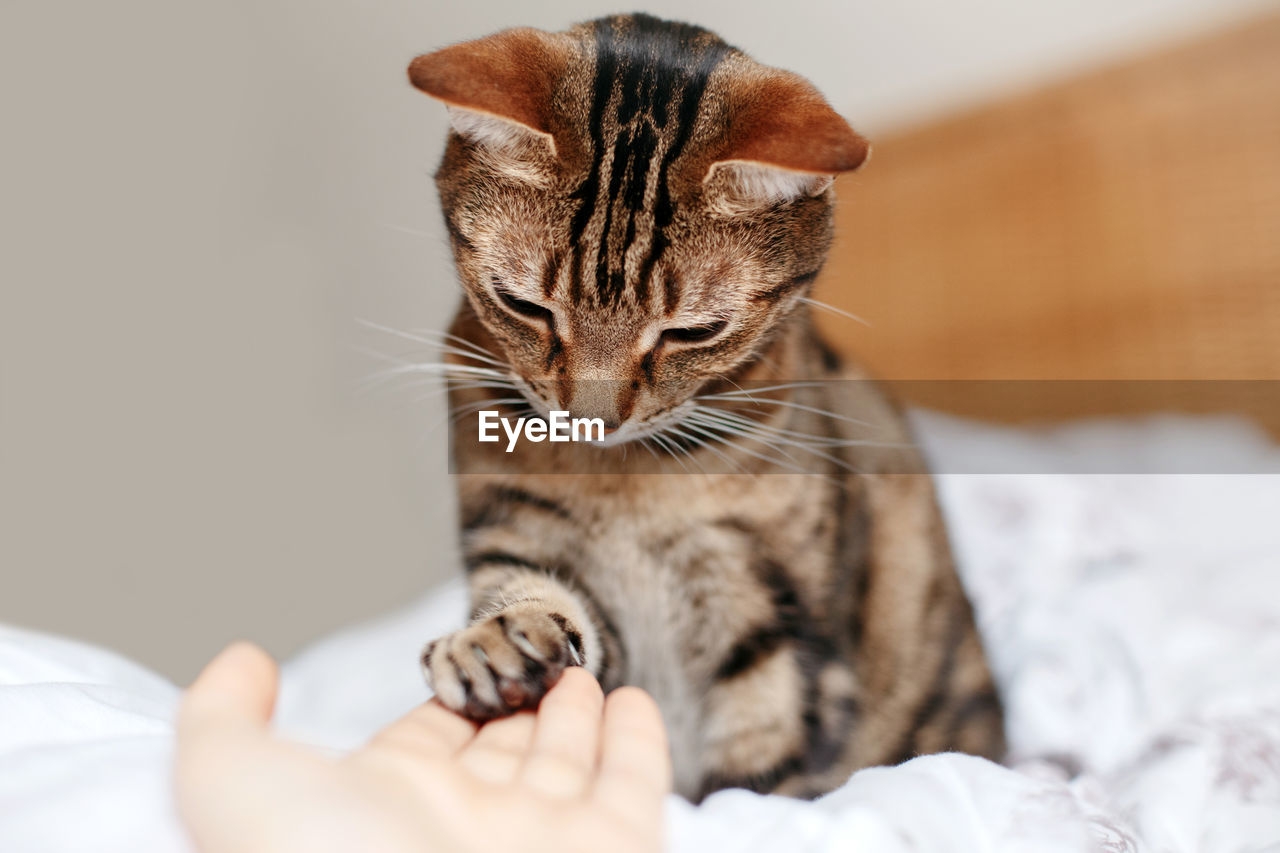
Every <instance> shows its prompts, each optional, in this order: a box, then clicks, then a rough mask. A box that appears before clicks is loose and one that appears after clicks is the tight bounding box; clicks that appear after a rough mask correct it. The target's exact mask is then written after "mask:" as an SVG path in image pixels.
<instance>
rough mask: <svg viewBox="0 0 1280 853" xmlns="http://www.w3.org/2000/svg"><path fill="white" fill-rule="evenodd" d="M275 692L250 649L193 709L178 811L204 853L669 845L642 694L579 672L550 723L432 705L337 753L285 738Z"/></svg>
mask: <svg viewBox="0 0 1280 853" xmlns="http://www.w3.org/2000/svg"><path fill="white" fill-rule="evenodd" d="M275 683H276V676H275V671H274V667H273V666H272V664H271V661H270V659H269V658H267V657H266V655H265V654H264V653H262V652H261V651H259V650H257V649H254V648H252V647H249V646H236V647H232V649H230V650H228V651H227V652H224V653H223V655H222V656H221V657H219V658H218V659H217V660H215V661H214V663H213V664H211V665H210V666H209V668H208V669H206V671H205V673H204V674H202V675H201V677H200V679H199V680H197V682H196V684H195V685H193V687H192V689H191V690H190V691H189V692H188V694H187V697H186V699H185V700H184V703H183V709H182V713H181V715H180V719H179V747H178V768H177V788H178V806H179V810H180V812H181V814H182V816H183V819H184V821H185V822H186V824H187V826H188V829H189V830H190V831H191V834H192V836H193V838H194V839H195V841H196V843H197V845H198V846H199V848H200V849H201V850H202V851H204V853H222V851H232V850H234V851H245V852H246V853H280V851H293V850H307V851H312V853H327V851H334V852H335V853H337V851H342V853H349V851H352V850H371V851H379V853H401V851H404V853H409V851H415V853H417V851H428V850H430V851H435V850H447V851H484V850H503V851H510V852H511V853H517V851H544V850H545V851H557V853H572V851H579V850H581V851H588V850H592V851H594V850H599V849H601V848H602V847H604V846H607V847H608V848H609V849H610V850H614V851H619V853H623V851H628V852H629V851H636V853H640V851H657V850H659V849H660V848H661V817H662V799H663V795H664V794H665V793H666V792H667V791H668V790H669V789H670V772H671V771H670V764H669V760H668V757H667V751H666V750H667V747H666V740H665V734H664V732H663V730H662V724H661V719H660V717H659V716H658V713H657V710H656V708H655V706H654V705H653V701H652V700H651V699H649V697H648V696H646V695H645V694H644V693H642V692H641V691H639V690H635V689H629V688H623V689H621V690H617V691H614V693H612V694H611V695H610V696H609V698H608V701H607V702H606V701H605V700H604V698H603V697H602V696H601V693H600V688H599V686H598V685H597V684H596V682H595V680H594V679H593V678H591V676H590V675H589V674H587V673H586V672H585V671H583V670H581V669H579V668H576V667H575V668H571V669H570V670H568V671H567V672H566V673H565V675H564V676H563V677H562V678H561V680H560V682H559V683H558V684H557V685H556V687H555V688H553V689H552V691H551V692H550V693H548V694H547V697H546V698H545V699H544V700H543V702H542V705H541V706H540V707H539V709H538V712H537V715H536V716H535V715H534V714H533V713H530V712H525V713H521V714H517V715H515V716H512V717H507V718H504V719H501V720H496V721H494V722H491V723H488V724H487V725H485V726H483V727H479V728H477V727H476V726H475V724H473V723H471V722H468V721H467V720H464V719H462V718H461V717H458V716H456V715H455V714H453V713H451V712H450V711H447V710H445V709H444V708H443V707H441V706H440V705H438V704H436V703H434V702H431V703H428V704H426V705H423V706H421V707H419V708H417V709H415V710H414V711H412V712H411V713H409V714H408V715H406V716H405V717H403V718H402V719H400V720H399V721H397V722H396V723H393V724H392V725H391V726H389V727H387V728H386V729H384V730H383V731H382V732H380V733H379V734H378V735H377V736H376V737H375V738H374V739H373V740H372V741H371V742H370V743H369V744H368V745H366V746H365V747H364V748H362V749H360V750H357V751H356V752H354V753H352V754H350V755H347V756H345V757H342V758H331V757H327V756H324V755H321V754H320V753H317V752H316V751H314V750H311V749H308V748H306V747H304V746H301V745H299V744H294V743H290V742H287V741H283V740H280V739H278V738H276V737H274V736H273V735H271V734H270V732H269V731H268V729H267V725H268V721H269V719H270V716H271V710H272V706H273V704H274V696H275ZM602 709H603V711H602Z"/></svg>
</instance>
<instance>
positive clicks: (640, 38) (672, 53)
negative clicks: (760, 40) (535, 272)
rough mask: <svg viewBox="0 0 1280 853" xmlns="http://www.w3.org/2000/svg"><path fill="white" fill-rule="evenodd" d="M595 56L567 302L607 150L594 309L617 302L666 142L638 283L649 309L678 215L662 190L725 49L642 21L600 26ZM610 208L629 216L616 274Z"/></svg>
mask: <svg viewBox="0 0 1280 853" xmlns="http://www.w3.org/2000/svg"><path fill="white" fill-rule="evenodd" d="M595 47H596V67H595V76H594V80H593V85H592V100H591V110H590V116H589V121H590V126H589V128H588V130H589V132H590V136H591V142H592V164H591V171H590V172H589V174H588V175H587V177H586V179H585V180H584V181H583V182H582V184H580V185H579V187H578V188H577V190H576V191H575V192H574V195H573V197H574V198H575V199H576V200H577V202H578V209H577V211H576V212H575V213H574V217H573V221H572V223H571V233H570V240H571V244H572V245H573V246H574V257H573V260H572V274H573V281H572V283H571V285H570V286H571V296H572V298H573V299H574V300H575V301H577V299H578V298H580V296H581V285H582V282H581V274H582V255H583V253H584V252H585V251H586V250H587V247H586V246H584V245H583V235H584V233H585V231H586V228H587V226H588V224H589V223H590V222H591V219H592V217H593V216H594V215H595V213H596V207H597V204H598V203H599V197H600V189H601V182H602V180H603V171H604V161H605V153H606V151H607V150H611V152H612V160H611V167H610V174H609V183H608V187H607V194H606V196H605V201H604V204H605V205H606V207H605V212H604V217H605V218H604V225H603V229H602V232H601V239H600V242H599V245H598V246H596V253H595V254H596V257H595V286H596V297H597V298H598V299H599V301H600V302H601V303H603V304H611V303H615V302H617V301H618V300H620V299H621V298H622V295H623V292H624V290H625V288H626V281H625V276H624V271H623V269H622V268H621V263H622V262H623V259H625V257H626V255H627V251H628V250H629V248H630V247H631V244H632V242H633V241H634V240H635V238H636V231H637V229H636V216H637V214H638V213H640V212H641V210H642V208H643V206H644V195H645V189H646V186H647V184H648V182H649V173H650V170H651V168H652V167H653V165H654V159H655V155H656V154H657V151H658V150H659V148H660V147H661V145H662V143H663V141H664V140H665V141H666V148H665V151H664V152H663V155H662V158H661V162H660V163H658V164H657V168H658V175H657V196H656V199H655V201H654V207H653V211H652V217H653V233H652V236H651V244H650V247H649V252H648V254H647V256H646V257H645V259H644V261H643V262H642V266H641V269H640V274H639V276H638V277H637V280H636V289H637V292H636V294H635V297H636V299H638V300H639V301H646V300H647V299H648V295H649V287H650V279H651V277H652V275H653V268H654V265H655V264H656V263H657V261H658V259H659V258H660V257H661V256H662V253H663V252H664V251H665V250H666V248H667V245H668V238H667V235H666V231H665V229H666V228H667V227H668V226H669V225H670V224H671V222H672V220H673V219H674V214H675V210H674V206H673V204H672V200H671V193H670V189H669V188H668V186H667V178H668V172H669V170H670V168H671V165H672V163H673V162H674V161H675V160H676V159H677V158H678V157H679V156H680V154H681V152H682V151H683V150H684V147H685V145H686V144H687V143H688V141H689V138H690V137H691V136H692V133H693V126H694V122H695V121H696V120H697V116H698V109H699V107H700V105H701V103H702V97H703V94H704V93H705V91H706V86H707V80H708V79H709V78H710V76H711V73H712V72H713V71H714V70H715V68H716V66H717V65H719V64H720V62H721V60H722V59H723V58H724V56H725V54H726V53H728V52H729V50H730V47H729V46H728V45H727V44H725V43H724V42H723V41H721V40H720V39H719V37H717V36H716V35H714V34H713V33H711V32H709V31H707V30H704V29H702V28H701V27H695V26H692V25H690V24H681V23H676V22H671V21H663V20H660V19H658V18H655V17H652V16H650V15H643V14H638V15H633V16H629V17H625V18H606V19H602V20H601V21H599V22H597V23H596V29H595ZM615 90H616V91H617V92H618V96H617V98H616V105H615V107H614V110H613V113H614V114H613V115H612V116H609V115H607V113H608V112H609V105H610V102H611V101H614V100H615V99H614V97H613V95H614V92H615ZM673 101H674V103H673ZM608 119H612V121H607V120H608ZM606 124H608V125H610V126H611V127H616V128H617V132H616V135H615V136H614V138H613V139H612V144H611V145H610V144H609V140H606V133H607V130H606ZM619 203H620V204H619ZM615 208H619V209H620V212H621V215H625V216H626V217H627V223H626V228H625V232H624V235H623V242H622V245H621V247H620V250H619V251H617V252H615V253H614V254H613V259H616V262H617V264H618V266H617V267H616V268H615V267H613V265H612V264H611V256H610V252H609V239H610V234H611V232H612V231H613V229H614V222H613V217H614V211H615Z"/></svg>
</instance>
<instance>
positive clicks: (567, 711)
mask: <svg viewBox="0 0 1280 853" xmlns="http://www.w3.org/2000/svg"><path fill="white" fill-rule="evenodd" d="M603 705H604V695H603V694H602V693H601V692H600V685H599V684H598V683H596V680H595V679H594V678H593V677H592V676H591V674H590V673H588V672H587V671H586V670H585V669H582V668H581V667H576V666H574V667H569V668H568V669H566V670H565V672H564V675H562V676H560V680H559V681H558V682H557V683H556V685H555V687H552V688H551V691H550V692H549V693H547V695H546V696H545V697H544V698H543V700H542V704H541V705H539V706H538V716H537V721H536V723H535V725H534V731H533V744H532V747H531V749H530V751H529V756H528V758H526V759H525V764H524V769H523V770H522V771H521V774H520V778H521V781H522V782H523V783H524V784H525V786H527V787H529V788H532V789H533V790H535V791H537V792H539V793H541V794H543V795H544V796H548V797H552V798H556V799H570V798H574V797H580V796H582V794H583V793H585V792H586V790H587V785H588V783H589V782H590V779H591V777H592V776H593V775H594V773H595V768H596V758H597V745H598V740H599V737H600V711H601V708H602V706H603Z"/></svg>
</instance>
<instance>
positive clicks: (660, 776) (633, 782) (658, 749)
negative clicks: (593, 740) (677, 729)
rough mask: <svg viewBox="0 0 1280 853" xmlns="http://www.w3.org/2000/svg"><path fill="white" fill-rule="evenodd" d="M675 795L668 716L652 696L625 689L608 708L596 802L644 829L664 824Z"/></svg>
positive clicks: (614, 695) (615, 694) (612, 698)
mask: <svg viewBox="0 0 1280 853" xmlns="http://www.w3.org/2000/svg"><path fill="white" fill-rule="evenodd" d="M670 791H671V754H670V751H669V749H668V746H667V732H666V729H665V728H663V725H662V715H661V713H659V711H658V706H657V704H656V703H655V702H654V701H653V699H652V698H650V696H649V694H648V693H645V692H644V691H643V690H641V689H639V688H637V687H621V688H619V689H617V690H615V691H613V692H612V693H610V694H609V699H608V701H607V702H606V703H605V706H604V731H603V734H602V735H601V742H600V771H599V775H598V776H597V777H596V781H595V785H594V787H593V790H592V797H593V798H594V799H595V801H596V802H597V803H598V804H600V805H601V806H602V807H604V808H606V809H609V810H610V811H612V812H613V813H614V814H616V815H619V816H621V817H624V818H627V819H628V820H631V821H633V822H635V823H638V824H640V825H644V824H645V823H646V822H650V821H655V820H660V819H661V812H662V799H663V797H664V796H666V795H667V794H668V793H669V792H670Z"/></svg>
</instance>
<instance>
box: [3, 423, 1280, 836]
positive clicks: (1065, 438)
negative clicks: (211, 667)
mask: <svg viewBox="0 0 1280 853" xmlns="http://www.w3.org/2000/svg"><path fill="white" fill-rule="evenodd" d="M916 418H917V425H918V426H919V428H920V430H921V434H922V435H923V437H924V440H925V444H926V446H927V448H928V451H929V453H930V455H931V456H932V457H933V458H934V459H936V460H937V461H938V462H939V463H940V464H944V466H945V460H946V459H947V457H948V456H949V455H952V454H960V455H962V456H964V457H966V458H972V457H973V454H974V453H975V452H976V450H980V449H981V448H984V447H985V448H992V447H999V448H1001V454H1002V456H1001V458H1003V459H1006V460H1013V461H1016V463H1017V465H1018V466H1020V468H1022V469H1024V470H1025V471H1028V472H1030V471H1034V472H1036V473H1018V474H1009V473H968V474H944V475H941V476H940V478H939V484H940V490H941V496H942V500H943V504H944V507H945V511H946V514H947V518H948V522H949V525H950V528H951V531H952V535H953V538H954V541H955V545H956V549H957V552H958V555H959V558H960V568H961V572H962V577H963V580H964V582H965V584H966V586H967V587H968V589H969V591H970V593H971V595H972V597H973V599H974V602H975V607H976V609H977V613H978V618H979V623H980V626H981V629H982V632H983V636H984V638H985V641H986V643H987V645H988V648H989V651H990V656H991V660H992V664H993V667H994V669H995V672H996V675H997V679H998V681H999V685H1000V690H1001V692H1002V694H1003V696H1004V699H1005V702H1006V704H1007V708H1008V731H1009V739H1010V744H1011V753H1010V756H1009V759H1008V761H1007V762H1006V765H1005V766H1000V765H996V764H993V763H990V762H987V761H984V760H982V759H978V758H973V757H970V756H963V755H956V754H946V755H934V756H924V757H919V758H916V759H914V760H912V761H909V762H907V763H905V764H903V765H900V766H897V767H890V768H874V769H870V770H864V771H862V772H860V773H857V774H855V775H854V776H853V777H852V778H851V779H850V780H849V782H848V783H847V784H846V785H844V786H843V787H842V788H840V789H838V790H837V791H835V792H833V793H831V794H829V795H828V796H826V797H823V798H822V799H819V800H817V801H815V802H801V801H797V800H789V799H785V798H781V797H762V796H759V795H756V794H753V793H750V792H747V791H741V790H730V791H724V792H721V793H717V794H715V795H713V796H711V797H710V798H709V799H708V800H707V801H706V802H705V803H704V804H703V805H702V806H701V807H698V808H695V807H693V806H691V805H689V804H688V803H686V802H684V801H683V800H680V799H678V798H676V797H672V798H671V799H670V801H669V803H668V837H669V845H668V846H669V848H670V849H672V850H678V851H685V850H687V851H704V850H744V851H746V850H789V851H790V850H875V851H880V852H881V853H896V851H948V850H955V851H976V850H983V851H1010V853H1013V851H1017V852H1018V853H1025V852H1026V851H1042V850H1043V851H1058V850H1061V851H1082V850H1108V851H1163V850H1179V851H1181V850H1196V851H1204V853H1217V851H1223V853H1226V851H1260V850H1274V849H1280V677H1277V674H1278V673H1280V527H1277V525H1276V524H1275V517H1276V512H1277V509H1280V447H1277V446H1275V445H1274V444H1272V443H1271V441H1270V439H1269V438H1268V437H1267V436H1266V434H1265V433H1264V432H1263V431H1261V430H1260V429H1259V428H1257V427H1255V426H1252V425H1251V424H1249V423H1247V422H1244V421H1242V420H1239V419H1235V418H1229V417H1217V418H1214V417H1190V416H1162V417H1156V418H1148V419H1143V420H1141V421H1120V420H1109V421H1091V422H1081V423H1076V424H1072V425H1063V426H1058V427H1054V428H1051V429H1039V430H1027V429H1018V428H1011V427H1006V426H989V425H979V424H975V423H971V422H967V421H964V420H960V419H957V418H955V417H953V416H949V415H940V414H936V413H927V412H917V413H916ZM1157 435H1158V436H1159V440H1158V441H1156V442H1155V447H1156V448H1157V449H1156V450H1154V451H1153V450H1152V445H1153V442H1152V437H1153V436H1157ZM1082 446H1083V447H1088V448H1090V449H1091V450H1090V452H1091V453H1093V454H1095V455H1096V454H1106V455H1109V457H1110V458H1113V459H1124V460H1127V464H1126V468H1127V469H1128V470H1133V469H1134V468H1137V467H1143V468H1145V469H1146V470H1151V471H1161V470H1164V469H1166V468H1168V467H1170V466H1171V465H1174V464H1175V463H1176V461H1177V460H1178V459H1179V458H1181V457H1182V456H1183V455H1184V454H1185V453H1186V452H1188V449H1189V448H1200V447H1204V446H1217V447H1229V448H1231V449H1232V450H1231V453H1232V455H1231V457H1230V464H1231V465H1237V466H1240V468H1239V470H1247V471H1250V472H1253V473H1251V474H1242V473H1218V474H1202V475H1180V476H1171V475H1169V474H1162V473H1127V474H1105V475H1101V474H1093V475H1081V474H1078V473H1071V472H1072V471H1074V470H1075V466H1077V465H1078V462H1079V458H1080V448H1081V447H1082ZM1135 458H1136V459H1139V460H1141V462H1140V463H1135V462H1134V461H1133V460H1134V459H1135ZM1226 464H1227V463H1226V462H1224V470H1226V467H1225V466H1226ZM1233 470H1235V469H1233ZM464 613H465V593H464V591H463V589H462V587H461V585H460V584H459V583H454V584H451V585H448V586H446V587H444V588H442V589H440V590H437V591H435V592H433V593H432V594H430V595H428V596H426V597H424V598H423V599H422V600H421V601H419V602H417V603H415V604H413V605H411V606H409V607H406V608H405V609H404V610H403V611H401V612H399V613H393V614H390V615H388V616H386V617H385V618H383V619H381V620H378V621H376V622H373V623H370V624H366V625H361V626H356V627H353V628H350V629H348V630H346V631H343V632H341V633H339V634H337V635H334V636H332V637H329V638H327V639H324V640H321V641H320V642H318V643H316V644H315V645H313V646H312V647H310V648H309V649H307V650H306V651H304V652H303V653H302V654H299V655H298V656H296V657H294V658H293V659H292V660H290V661H288V662H286V664H285V666H284V669H283V673H284V674H283V689H282V695H281V701H280V706H279V714H278V722H279V725H280V728H281V729H282V730H283V731H284V732H286V733H287V734H289V735H291V736H293V737H296V738H299V739H301V740H304V741H307V742H310V743H314V744H317V745H319V746H323V747H326V748H332V749H344V748H349V747H351V746H353V745H355V744H358V743H360V742H361V741H362V740H363V739H365V738H367V737H368V736H369V734H370V733H371V732H373V731H375V730H376V729H377V728H378V727H379V726H381V725H382V724H384V723H386V722H389V721H390V720H392V719H394V718H395V717H397V716H398V715H400V714H401V713H403V712H404V711H405V710H406V709H407V708H409V707H412V706H413V705H414V704H415V703H418V702H421V701H422V700H423V699H424V698H425V697H426V696H427V695H428V694H427V691H426V688H425V687H424V685H423V683H422V680H421V678H420V676H419V674H418V671H417V666H416V660H415V651H416V649H417V648H418V646H419V645H420V644H421V642H422V640H423V638H424V637H430V636H436V635H438V634H441V633H443V632H444V631H446V630H449V629H451V628H453V627H455V626H456V625H458V621H459V619H460V618H461V617H462V615H463V614H464ZM177 697H178V689H177V688H176V687H175V686H174V685H172V684H170V683H168V682H166V681H164V680H163V679H161V678H159V677H158V676H156V675H154V674H152V673H150V672H148V671H146V670H144V669H143V668H141V667H140V666H138V665H136V664H134V663H131V662H130V661H128V660H125V659H123V658H121V657H119V656H117V655H115V654H113V653H111V652H109V651H106V650H103V649H99V648H94V647H91V646H87V645H83V644H80V643H75V642H72V641H69V640H65V639H60V638H57V637H52V636H47V635H41V634H37V633H32V632H28V631H23V630H19V629H16V628H3V627H0V850H4V851H22V853H37V851H88V850H92V851H95V853H98V852H100V853H109V851H122V853H123V851H129V853H136V851H154V853H181V852H182V851H187V850H188V849H189V848H188V846H187V844H186V841H185V839H184V837H183V835H182V833H181V829H180V827H179V826H178V824H177V823H176V819H175V816H174V812H173V805H172V800H171V794H170V791H169V764H170V760H171V752H172V717H173V713H174V709H175V707H176V701H177Z"/></svg>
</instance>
